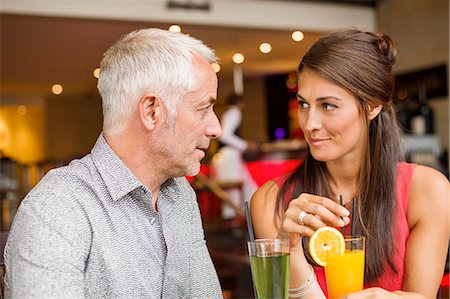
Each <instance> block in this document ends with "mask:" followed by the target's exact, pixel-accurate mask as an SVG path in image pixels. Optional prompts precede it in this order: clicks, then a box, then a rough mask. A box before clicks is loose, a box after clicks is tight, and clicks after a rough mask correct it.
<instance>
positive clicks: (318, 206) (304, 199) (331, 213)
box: [288, 193, 350, 229]
mask: <svg viewBox="0 0 450 299" xmlns="http://www.w3.org/2000/svg"><path fill="white" fill-rule="evenodd" d="M289 209H290V210H291V211H290V214H291V215H290V217H293V218H295V217H297V219H298V222H299V224H300V225H307V226H309V227H311V228H313V229H317V228H319V227H322V226H325V225H332V226H341V227H342V226H345V225H347V224H348V223H349V222H350V218H349V217H348V216H349V215H350V212H349V211H348V210H347V209H346V208H345V207H343V206H341V205H339V204H337V203H336V202H334V201H333V200H331V199H329V198H326V197H322V196H317V195H312V194H306V193H302V194H301V195H300V196H299V197H297V198H296V199H293V200H292V201H291V202H290V204H289V208H288V210H289ZM305 212H306V213H307V214H306V213H305ZM292 214H294V215H292Z"/></svg>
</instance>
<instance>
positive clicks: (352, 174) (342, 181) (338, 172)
mask: <svg viewBox="0 0 450 299" xmlns="http://www.w3.org/2000/svg"><path fill="white" fill-rule="evenodd" d="M327 170H328V176H329V177H328V183H329V184H330V188H331V192H332V193H333V194H335V196H336V198H333V199H334V200H335V201H337V202H339V196H340V195H342V202H343V203H344V204H345V203H346V202H348V201H350V200H351V199H352V198H353V197H355V196H356V194H357V193H358V177H359V172H360V169H359V165H357V163H333V162H328V163H327Z"/></svg>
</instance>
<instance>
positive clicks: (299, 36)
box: [292, 31, 305, 42]
mask: <svg viewBox="0 0 450 299" xmlns="http://www.w3.org/2000/svg"><path fill="white" fill-rule="evenodd" d="M304 37H305V35H304V34H303V32H301V31H294V32H292V39H293V40H295V41H296V42H299V41H302V40H303V38H304Z"/></svg>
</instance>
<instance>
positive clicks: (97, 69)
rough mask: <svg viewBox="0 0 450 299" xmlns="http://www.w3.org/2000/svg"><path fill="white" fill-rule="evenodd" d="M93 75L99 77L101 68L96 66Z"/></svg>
mask: <svg viewBox="0 0 450 299" xmlns="http://www.w3.org/2000/svg"><path fill="white" fill-rule="evenodd" d="M92 75H94V77H95V78H97V79H98V77H99V76H100V68H99V67H98V68H96V69H95V70H94V71H93V72H92Z"/></svg>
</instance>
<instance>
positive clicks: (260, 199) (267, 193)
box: [252, 180, 279, 204]
mask: <svg viewBox="0 0 450 299" xmlns="http://www.w3.org/2000/svg"><path fill="white" fill-rule="evenodd" d="M278 190H279V188H278V184H277V183H276V182H275V181H274V180H269V181H267V182H266V183H264V184H263V185H262V186H261V187H259V188H258V189H257V190H256V192H255V193H254V194H253V197H252V202H254V201H256V202H255V203H258V204H264V203H267V202H271V203H273V201H275V200H276V198H277V195H278Z"/></svg>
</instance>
